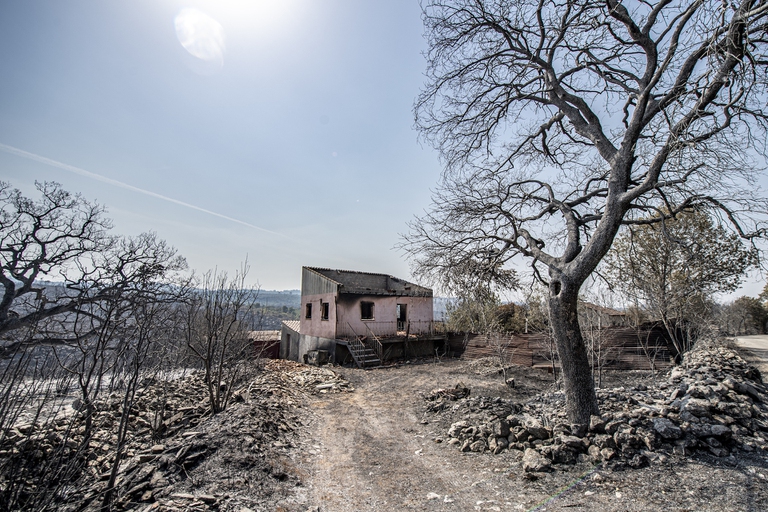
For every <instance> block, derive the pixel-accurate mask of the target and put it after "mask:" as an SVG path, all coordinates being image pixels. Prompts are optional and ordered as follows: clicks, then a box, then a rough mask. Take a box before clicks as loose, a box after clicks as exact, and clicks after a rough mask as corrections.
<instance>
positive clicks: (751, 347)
mask: <svg viewBox="0 0 768 512" xmlns="http://www.w3.org/2000/svg"><path fill="white" fill-rule="evenodd" d="M736 345H738V346H739V347H740V348H743V349H746V350H748V351H749V352H750V353H751V354H752V356H753V357H752V358H750V359H751V361H750V362H751V363H753V364H754V365H755V366H757V368H758V370H760V373H762V374H763V375H768V335H765V334H758V335H754V336H738V337H737V338H736Z"/></svg>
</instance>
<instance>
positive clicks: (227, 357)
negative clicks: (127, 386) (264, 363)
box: [184, 261, 258, 413]
mask: <svg viewBox="0 0 768 512" xmlns="http://www.w3.org/2000/svg"><path fill="white" fill-rule="evenodd" d="M248 270H249V267H248V262H247V261H246V262H245V263H244V264H243V266H242V268H241V269H240V271H238V272H237V273H236V274H235V276H234V277H233V278H231V279H230V278H229V276H228V275H227V273H226V272H221V271H218V270H215V271H209V272H207V273H205V274H204V275H203V277H202V280H201V282H200V284H199V286H198V288H197V290H196V291H194V292H193V293H192V294H191V297H190V300H189V303H188V305H187V309H186V319H185V323H184V329H185V335H184V336H185V339H186V343H187V346H188V348H189V350H190V351H191V352H192V354H194V356H195V358H196V359H197V360H198V362H199V363H200V364H202V366H203V370H204V372H205V383H206V385H207V387H208V395H209V399H210V402H211V410H212V412H213V413H218V412H221V411H223V410H224V409H226V407H227V404H228V403H229V398H230V396H231V393H232V388H233V385H234V384H235V383H236V382H237V380H238V379H239V377H240V375H241V372H242V370H243V367H242V365H243V364H244V360H245V359H247V357H248V356H249V355H251V352H252V351H253V350H254V349H253V343H252V342H251V340H250V336H249V332H250V331H251V330H254V324H253V320H254V319H255V318H257V309H258V308H256V299H257V298H258V289H253V288H252V287H248V286H246V278H247V276H248Z"/></svg>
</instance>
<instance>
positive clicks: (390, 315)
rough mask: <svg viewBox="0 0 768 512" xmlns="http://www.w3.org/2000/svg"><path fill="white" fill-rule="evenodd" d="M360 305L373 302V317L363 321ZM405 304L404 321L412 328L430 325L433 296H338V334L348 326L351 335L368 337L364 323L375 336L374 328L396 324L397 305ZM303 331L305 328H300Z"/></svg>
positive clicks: (375, 329) (346, 329)
mask: <svg viewBox="0 0 768 512" xmlns="http://www.w3.org/2000/svg"><path fill="white" fill-rule="evenodd" d="M361 302H373V303H374V317H373V319H372V320H363V319H362V318H361V306H360V303H361ZM398 304H405V305H406V312H407V313H406V314H407V320H408V321H410V322H413V326H414V327H413V328H414V330H415V329H416V322H424V328H426V327H427V324H426V322H431V321H432V319H433V317H432V297H392V296H384V297H382V296H381V295H351V294H341V295H339V298H338V302H337V304H336V315H337V318H338V320H337V321H338V324H339V326H340V329H339V332H346V331H348V328H347V324H349V326H350V327H351V328H352V330H353V331H354V332H356V333H357V334H359V335H361V336H365V335H367V334H368V329H367V328H366V324H367V325H368V326H369V327H370V329H371V330H373V331H374V333H376V334H379V333H378V332H377V328H385V327H386V325H385V323H393V322H397V305H398ZM302 332H304V328H303V326H302Z"/></svg>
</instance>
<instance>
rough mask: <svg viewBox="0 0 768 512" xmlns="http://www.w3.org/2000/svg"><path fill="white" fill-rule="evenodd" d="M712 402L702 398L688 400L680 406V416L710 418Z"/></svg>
mask: <svg viewBox="0 0 768 512" xmlns="http://www.w3.org/2000/svg"><path fill="white" fill-rule="evenodd" d="M709 408H710V402H709V400H704V399H701V398H687V399H685V400H683V401H682V402H681V404H680V414H681V415H682V414H684V413H688V414H690V415H692V416H695V417H697V418H709V417H710V416H711V414H710V412H709Z"/></svg>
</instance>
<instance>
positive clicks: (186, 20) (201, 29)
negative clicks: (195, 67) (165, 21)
mask: <svg viewBox="0 0 768 512" xmlns="http://www.w3.org/2000/svg"><path fill="white" fill-rule="evenodd" d="M174 25H175V27H176V37H178V39H179V42H180V43H181V45H182V46H183V47H184V49H185V50H187V51H188V52H189V53H190V54H191V55H193V56H194V57H197V58H198V59H200V60H203V61H205V62H207V63H209V64H212V65H215V66H216V67H218V68H221V67H222V66H224V50H225V45H224V27H222V26H221V24H220V23H219V22H218V21H216V20H215V19H213V18H211V17H210V16H208V15H207V14H205V13H204V12H202V11H200V10H198V9H195V8H185V9H182V10H181V11H179V14H177V15H176V18H175V20H174Z"/></svg>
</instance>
